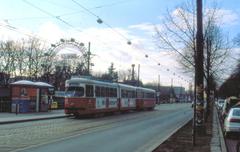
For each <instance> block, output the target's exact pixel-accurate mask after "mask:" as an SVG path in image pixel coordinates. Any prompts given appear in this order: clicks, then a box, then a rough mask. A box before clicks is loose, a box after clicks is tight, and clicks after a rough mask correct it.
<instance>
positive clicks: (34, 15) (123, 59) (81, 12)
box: [0, 0, 240, 87]
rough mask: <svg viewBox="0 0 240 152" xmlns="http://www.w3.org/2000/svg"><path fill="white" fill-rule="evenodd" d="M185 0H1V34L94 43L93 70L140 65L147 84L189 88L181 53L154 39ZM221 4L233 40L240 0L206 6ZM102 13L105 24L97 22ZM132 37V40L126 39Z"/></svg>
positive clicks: (239, 20) (209, 2) (209, 1)
mask: <svg viewBox="0 0 240 152" xmlns="http://www.w3.org/2000/svg"><path fill="white" fill-rule="evenodd" d="M186 1H187V0H0V3H1V5H0V38H1V39H18V38H21V37H27V36H26V33H28V34H30V35H35V36H37V37H39V38H41V40H43V41H44V42H46V43H49V44H54V43H57V42H59V40H60V38H65V39H70V38H75V39H76V40H77V41H78V42H83V43H84V44H86V45H87V43H88V42H91V52H92V53H93V54H95V56H94V58H93V60H92V62H93V63H94V66H93V67H92V71H93V72H106V71H107V69H108V67H109V66H110V64H111V62H113V63H114V66H115V67H116V70H118V71H121V70H126V69H130V68H131V65H132V64H135V65H138V64H140V79H141V80H142V81H143V82H144V83H147V82H153V81H155V82H156V81H157V80H158V75H160V82H161V85H170V84H171V79H173V84H174V85H177V86H184V87H187V86H188V85H189V82H193V78H192V77H190V76H188V75H186V74H184V73H183V72H182V71H181V70H180V65H178V63H177V62H176V58H177V54H176V52H173V51H169V50H165V51H163V50H160V49H159V48H158V47H157V45H156V41H155V39H154V35H155V34H156V33H155V31H154V26H157V27H161V24H162V20H163V19H164V16H165V14H166V12H167V10H168V11H170V12H174V11H175V10H176V9H177V8H178V6H180V5H181V4H182V3H184V2H186ZM216 3H217V6H218V8H219V12H220V16H221V27H222V28H223V30H224V32H226V33H227V34H228V35H229V37H230V39H233V38H234V37H235V36H236V35H237V34H238V33H240V32H239V30H238V29H239V24H240V3H239V0H215V1H214V0H203V7H204V9H211V7H212V6H213V4H216ZM78 4H80V5H78ZM98 18H101V19H102V20H103V22H104V23H105V24H98V23H97V22H96V20H97V19H98ZM6 25H9V26H12V27H14V28H16V29H17V31H20V32H14V31H11V30H9V29H7V28H6V27H4V26H6ZM129 40H130V41H131V43H132V45H128V44H127V42H128V41H129ZM235 50H236V51H237V50H238V49H237V48H236V49H235ZM146 54H147V55H148V58H146ZM235 55H236V54H235ZM233 62H234V61H233ZM158 63H160V66H159V65H158ZM136 67H137V66H136ZM227 75H228V74H226V76H225V77H227Z"/></svg>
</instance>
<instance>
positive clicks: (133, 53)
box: [36, 22, 180, 85]
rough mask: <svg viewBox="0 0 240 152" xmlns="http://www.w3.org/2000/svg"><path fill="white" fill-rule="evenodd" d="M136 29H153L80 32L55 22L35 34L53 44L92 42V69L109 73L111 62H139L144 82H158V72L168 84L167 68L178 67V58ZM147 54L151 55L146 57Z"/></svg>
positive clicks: (119, 65) (144, 27)
mask: <svg viewBox="0 0 240 152" xmlns="http://www.w3.org/2000/svg"><path fill="white" fill-rule="evenodd" d="M136 29H139V30H145V31H151V30H153V26H152V25H150V24H148V23H143V24H139V25H132V26H130V27H129V28H126V29H125V28H114V29H110V28H97V27H89V28H86V29H80V30H81V32H77V31H76V30H74V29H69V30H63V29H61V28H60V27H59V26H58V25H56V24H54V23H52V22H46V23H44V24H42V25H40V28H39V29H38V30H37V31H38V32H37V33H36V35H37V36H38V37H41V38H42V39H44V40H45V41H49V42H50V43H56V42H58V41H59V40H60V38H65V39H70V38H74V39H75V40H77V41H78V42H83V43H84V44H85V46H86V47H88V45H87V44H88V42H91V46H90V48H91V52H92V53H93V54H94V57H93V59H92V62H93V63H94V66H93V67H92V70H93V71H95V72H99V71H100V72H107V69H108V67H109V66H110V64H111V62H113V63H114V66H115V68H116V69H117V70H119V71H120V70H127V69H130V68H131V64H136V65H138V64H140V66H141V70H140V73H141V76H140V78H141V80H142V81H143V82H144V83H146V82H152V81H156V80H157V78H158V74H161V75H162V79H161V82H162V84H167V83H168V82H169V75H172V73H169V72H166V69H171V70H172V71H174V70H176V66H175V65H177V63H176V61H175V60H174V58H173V56H172V55H171V53H168V52H167V51H166V52H164V51H161V52H160V51H158V50H157V47H156V46H155V44H154V43H153V40H152V37H151V36H149V35H148V34H146V33H145V34H143V35H141V36H140V35H138V34H137V33H138V32H137V31H136ZM114 31H115V32H114ZM116 31H117V32H116ZM119 33H121V34H122V35H124V36H125V37H126V38H129V39H130V40H131V42H132V45H128V44H127V40H126V39H125V38H124V37H122V36H121V35H119ZM71 52H72V51H71ZM146 54H147V55H148V56H149V57H148V58H146V57H145V55H146ZM158 63H161V66H159V65H158ZM179 85H180V84H179Z"/></svg>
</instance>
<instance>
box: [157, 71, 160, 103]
mask: <svg viewBox="0 0 240 152" xmlns="http://www.w3.org/2000/svg"><path fill="white" fill-rule="evenodd" d="M157 102H158V104H160V74H159V75H158V93H157Z"/></svg>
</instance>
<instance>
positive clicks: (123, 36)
mask: <svg viewBox="0 0 240 152" xmlns="http://www.w3.org/2000/svg"><path fill="white" fill-rule="evenodd" d="M72 2H74V3H75V4H76V5H78V6H79V7H81V8H82V9H84V10H85V11H86V12H88V13H89V14H91V15H93V16H95V17H96V18H97V19H98V20H97V22H98V23H99V24H102V23H103V24H105V25H106V26H107V27H109V28H110V29H111V30H112V31H113V32H115V33H117V34H118V35H120V36H121V37H122V38H124V39H125V40H127V43H128V44H129V45H130V44H131V41H130V40H129V39H128V38H127V37H126V36H125V35H123V34H122V33H120V32H119V31H117V30H116V29H115V28H113V27H112V26H111V25H110V24H108V23H107V22H106V21H103V20H102V19H101V18H100V17H99V16H98V15H96V14H95V13H93V12H92V11H91V10H89V9H88V8H86V7H85V6H83V5H82V4H80V3H79V2H77V1H76V0H72Z"/></svg>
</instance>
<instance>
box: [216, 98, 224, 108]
mask: <svg viewBox="0 0 240 152" xmlns="http://www.w3.org/2000/svg"><path fill="white" fill-rule="evenodd" d="M224 102H225V100H224V99H218V101H217V109H218V110H222V108H223V105H224Z"/></svg>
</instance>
